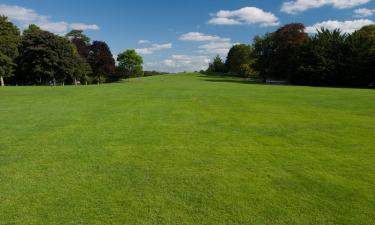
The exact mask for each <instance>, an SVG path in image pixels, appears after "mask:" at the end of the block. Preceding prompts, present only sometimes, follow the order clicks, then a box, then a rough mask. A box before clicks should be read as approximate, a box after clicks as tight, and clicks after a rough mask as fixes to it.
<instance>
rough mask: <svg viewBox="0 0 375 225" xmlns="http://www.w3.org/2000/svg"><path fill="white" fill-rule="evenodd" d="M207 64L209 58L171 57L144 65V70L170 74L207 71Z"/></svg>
mask: <svg viewBox="0 0 375 225" xmlns="http://www.w3.org/2000/svg"><path fill="white" fill-rule="evenodd" d="M209 62H210V57H209V56H202V55H196V56H195V55H172V56H171V57H169V58H167V59H164V60H162V61H158V62H149V63H146V64H145V70H157V71H163V72H171V73H177V72H182V71H198V70H203V69H207V66H208V63H209Z"/></svg>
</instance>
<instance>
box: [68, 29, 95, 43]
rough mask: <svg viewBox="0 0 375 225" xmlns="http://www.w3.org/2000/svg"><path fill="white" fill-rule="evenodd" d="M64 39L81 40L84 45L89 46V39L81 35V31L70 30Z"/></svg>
mask: <svg viewBox="0 0 375 225" xmlns="http://www.w3.org/2000/svg"><path fill="white" fill-rule="evenodd" d="M65 37H67V38H69V39H70V40H74V39H79V40H82V41H83V42H84V43H85V44H86V45H88V44H90V38H89V37H87V36H86V35H85V34H84V33H83V30H71V31H70V32H69V33H67V34H66V35H65Z"/></svg>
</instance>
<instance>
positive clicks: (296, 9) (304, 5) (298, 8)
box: [281, 0, 371, 14]
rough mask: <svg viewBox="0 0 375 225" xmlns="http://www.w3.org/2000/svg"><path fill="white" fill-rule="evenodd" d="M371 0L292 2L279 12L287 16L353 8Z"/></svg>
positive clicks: (295, 0)
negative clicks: (327, 8) (304, 12)
mask: <svg viewBox="0 0 375 225" xmlns="http://www.w3.org/2000/svg"><path fill="white" fill-rule="evenodd" d="M370 1H371V0H294V1H288V2H284V3H283V5H282V7H281V11H282V12H285V13H289V14H296V13H300V12H303V11H306V10H308V9H313V8H320V7H323V6H333V7H334V8H336V9H348V8H354V7H356V6H359V5H363V4H366V3H368V2H370Z"/></svg>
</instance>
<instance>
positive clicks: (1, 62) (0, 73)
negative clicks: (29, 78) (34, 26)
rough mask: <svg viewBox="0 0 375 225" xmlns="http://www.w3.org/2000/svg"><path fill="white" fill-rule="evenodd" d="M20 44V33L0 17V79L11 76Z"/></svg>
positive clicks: (5, 19) (4, 18)
mask: <svg viewBox="0 0 375 225" xmlns="http://www.w3.org/2000/svg"><path fill="white" fill-rule="evenodd" d="M20 42H21V36H20V31H19V30H18V28H17V27H16V26H15V25H14V24H12V23H11V22H9V21H8V19H7V18H6V17H4V16H0V77H10V76H12V75H13V70H14V66H15V64H14V62H13V60H14V59H15V58H16V57H17V56H18V47H19V44H20Z"/></svg>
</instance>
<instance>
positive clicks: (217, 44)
mask: <svg viewBox="0 0 375 225" xmlns="http://www.w3.org/2000/svg"><path fill="white" fill-rule="evenodd" d="M179 39H180V40H182V41H195V42H207V43H206V44H203V45H200V46H199V47H198V49H199V50H197V51H195V52H196V53H199V54H204V55H210V56H213V55H216V54H219V55H222V56H225V55H226V54H227V53H228V52H229V49H230V48H231V47H232V46H233V45H234V44H233V43H232V42H231V39H230V38H222V37H219V36H217V35H209V34H204V33H199V32H189V33H186V34H183V35H181V36H180V38H179Z"/></svg>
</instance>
